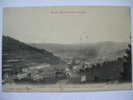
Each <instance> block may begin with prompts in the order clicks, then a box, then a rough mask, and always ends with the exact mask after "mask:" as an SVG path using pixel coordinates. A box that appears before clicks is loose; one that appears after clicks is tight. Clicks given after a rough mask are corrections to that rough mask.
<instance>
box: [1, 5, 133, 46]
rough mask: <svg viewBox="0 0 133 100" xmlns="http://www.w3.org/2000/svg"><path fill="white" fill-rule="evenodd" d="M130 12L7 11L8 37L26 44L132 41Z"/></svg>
mask: <svg viewBox="0 0 133 100" xmlns="http://www.w3.org/2000/svg"><path fill="white" fill-rule="evenodd" d="M130 27H131V26H130V9H129V8H128V7H122V6H121V7H120V6H119V7H117V6H53V7H50V6H48V7H14V8H4V31H3V34H4V35H8V36H11V37H13V38H15V39H18V40H20V41H22V42H25V43H58V44H73V43H95V42H103V41H114V42H129V41H130V34H131V28H130Z"/></svg>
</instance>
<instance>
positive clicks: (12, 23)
mask: <svg viewBox="0 0 133 100" xmlns="http://www.w3.org/2000/svg"><path fill="white" fill-rule="evenodd" d="M3 13H4V14H3V19H4V21H3V35H2V90H3V91H4V92H83V91H112V90H129V89H131V88H132V57H131V54H132V53H131V47H132V46H131V23H130V8H129V7H127V6H45V7H5V8H4V11H3Z"/></svg>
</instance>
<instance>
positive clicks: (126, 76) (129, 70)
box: [123, 44, 132, 81]
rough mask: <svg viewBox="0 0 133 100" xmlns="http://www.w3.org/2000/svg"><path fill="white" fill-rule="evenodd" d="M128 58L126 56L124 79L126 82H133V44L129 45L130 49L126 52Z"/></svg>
mask: <svg viewBox="0 0 133 100" xmlns="http://www.w3.org/2000/svg"><path fill="white" fill-rule="evenodd" d="M126 54H127V56H124V59H125V63H124V66H123V68H124V72H123V79H124V80H125V81H131V80H132V64H131V44H129V45H128V49H127V50H126Z"/></svg>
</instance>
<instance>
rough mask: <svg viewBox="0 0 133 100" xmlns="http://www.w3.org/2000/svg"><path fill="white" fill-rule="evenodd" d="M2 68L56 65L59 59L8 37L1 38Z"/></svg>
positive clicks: (45, 51)
mask: <svg viewBox="0 0 133 100" xmlns="http://www.w3.org/2000/svg"><path fill="white" fill-rule="evenodd" d="M2 52H3V53H2V64H3V67H11V68H18V69H19V67H32V66H36V65H39V64H42V63H46V64H58V63H60V59H59V58H58V57H56V56H54V55H53V54H52V53H51V52H48V51H47V50H44V49H43V50H42V49H38V48H35V47H32V46H29V45H28V44H25V43H23V42H20V41H18V40H15V39H13V38H11V37H8V36H3V48H2Z"/></svg>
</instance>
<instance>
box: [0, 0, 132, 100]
mask: <svg viewBox="0 0 133 100" xmlns="http://www.w3.org/2000/svg"><path fill="white" fill-rule="evenodd" d="M64 5H65V6H67V5H88V6H129V7H130V8H131V33H133V0H84V1H82V0H0V46H2V45H1V37H2V28H3V26H2V22H3V17H2V16H3V8H4V7H29V6H64ZM132 36H133V35H132ZM132 43H133V39H132ZM132 47H133V45H132ZM1 51H2V50H1V48H0V54H1ZM132 51H133V48H132ZM132 58H133V54H132ZM132 63H133V61H132ZM0 65H1V56H0ZM0 70H1V66H0ZM132 72H133V69H132ZM132 76H133V73H132ZM0 78H1V75H0ZM132 79H133V77H132ZM132 83H133V82H132ZM0 88H1V85H0ZM70 98H71V99H74V100H75V99H76V100H79V99H81V100H82V99H83V100H88V99H91V100H99V99H100V98H101V99H102V100H106V99H108V100H117V99H120V100H132V99H133V90H130V91H108V92H105V91H101V92H76V93H28V94H27V93H2V92H0V100H37V99H38V100H40V99H46V100H48V99H49V100H50V99H53V100H55V99H59V100H62V99H65V100H68V99H70Z"/></svg>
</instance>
